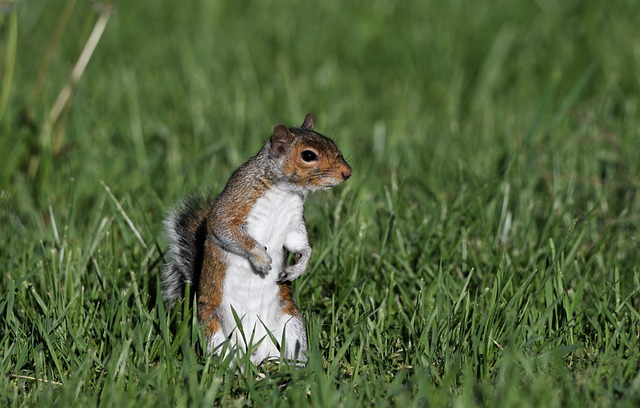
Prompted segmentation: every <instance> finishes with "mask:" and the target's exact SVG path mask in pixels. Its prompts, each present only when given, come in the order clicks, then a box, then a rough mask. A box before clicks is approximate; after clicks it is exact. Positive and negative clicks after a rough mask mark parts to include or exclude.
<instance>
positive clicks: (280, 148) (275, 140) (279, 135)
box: [271, 125, 293, 157]
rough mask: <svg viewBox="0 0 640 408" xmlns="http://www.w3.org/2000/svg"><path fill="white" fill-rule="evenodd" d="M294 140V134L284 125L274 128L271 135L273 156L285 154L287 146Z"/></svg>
mask: <svg viewBox="0 0 640 408" xmlns="http://www.w3.org/2000/svg"><path fill="white" fill-rule="evenodd" d="M292 141H293V135H292V134H291V132H289V129H287V128H286V127H285V126H283V125H278V126H276V127H275V128H273V135H271V155H272V156H273V157H280V156H283V155H284V154H285V153H286V152H287V148H288V147H289V145H290V144H291V142H292Z"/></svg>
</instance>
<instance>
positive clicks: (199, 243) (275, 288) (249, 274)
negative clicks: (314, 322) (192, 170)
mask: <svg viewBox="0 0 640 408" xmlns="http://www.w3.org/2000/svg"><path fill="white" fill-rule="evenodd" d="M313 125H314V123H313V116H312V115H311V114H310V113H309V114H307V115H306V117H305V119H304V122H303V123H302V125H301V126H300V127H299V128H295V127H294V128H287V127H285V126H283V125H278V126H276V127H275V128H274V129H273V133H272V135H271V137H270V138H269V140H268V141H267V142H266V143H265V145H264V146H263V147H262V149H261V150H260V151H259V152H258V154H256V155H255V156H254V157H252V158H251V159H249V160H248V161H247V162H246V163H244V164H243V165H241V166H240V167H239V168H238V169H237V170H236V171H235V172H234V173H233V174H232V176H231V178H230V179H229V181H228V182H227V185H226V187H225V188H224V190H223V191H222V193H220V195H218V196H217V197H216V198H215V199H213V200H212V199H211V198H210V197H204V196H202V195H192V196H191V197H189V198H187V199H186V200H184V201H181V202H179V203H178V205H177V206H176V208H175V209H174V210H173V211H171V212H170V213H169V214H168V215H167V217H166V218H165V220H164V227H165V232H166V236H167V238H168V241H169V246H168V249H167V252H166V254H165V257H166V258H165V259H166V264H165V266H164V268H163V270H162V285H163V297H164V299H165V301H167V303H169V304H170V305H171V304H173V303H174V302H175V300H176V299H178V298H179V297H181V296H182V294H183V292H184V286H185V284H186V283H187V282H190V283H191V284H192V285H194V286H195V288H196V299H197V306H198V320H199V322H200V323H201V324H202V325H204V331H205V335H206V336H207V339H208V349H209V351H210V352H214V353H221V350H222V349H223V345H224V344H225V342H226V341H227V340H228V339H229V340H230V343H229V347H226V348H225V349H226V350H227V353H229V352H230V351H232V350H233V351H237V352H239V353H240V354H243V353H246V351H247V350H248V347H249V346H252V348H251V356H250V359H251V361H252V362H253V363H254V364H256V365H257V364H260V363H261V362H262V361H263V360H264V359H265V358H277V357H280V356H281V355H282V357H284V358H285V359H289V360H297V361H299V362H304V361H305V360H306V358H307V357H306V356H307V335H306V330H305V327H304V321H303V318H302V316H301V314H300V310H299V309H298V307H297V306H296V304H295V302H294V300H293V296H292V292H291V284H290V282H291V281H292V280H294V279H296V278H297V277H299V276H300V275H302V273H304V271H305V269H306V268H307V265H308V263H309V259H310V257H311V247H310V246H309V240H308V237H307V230H306V226H305V223H304V219H303V212H304V203H305V200H306V198H307V195H308V193H309V192H311V191H316V190H327V189H330V188H332V187H334V186H337V185H338V184H340V183H342V182H344V181H345V180H347V179H348V178H349V177H350V176H351V167H350V166H349V164H347V162H346V161H345V159H344V158H343V156H342V153H341V152H340V150H339V149H338V147H337V146H336V144H335V143H334V142H333V141H332V140H331V139H329V138H327V137H325V136H323V135H321V134H320V133H318V132H316V131H314V130H313ZM288 253H292V254H295V263H294V264H293V265H287V255H288ZM232 310H233V311H235V313H236V316H237V317H238V318H239V319H240V321H241V329H242V332H243V333H240V328H238V327H237V324H236V319H235V318H234V315H233V311H232ZM283 335H284V337H283ZM272 339H275V340H276V341H277V342H276V343H279V342H281V340H282V339H285V343H286V344H276V343H274V341H273V340H272ZM281 353H282V354H281Z"/></svg>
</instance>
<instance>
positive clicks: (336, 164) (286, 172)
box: [269, 113, 351, 191]
mask: <svg viewBox="0 0 640 408" xmlns="http://www.w3.org/2000/svg"><path fill="white" fill-rule="evenodd" d="M269 143H270V149H269V151H270V153H269V154H270V155H271V157H272V158H274V159H275V160H276V161H277V162H278V163H280V169H281V170H282V175H283V176H284V177H285V178H286V179H288V181H289V182H290V183H291V184H293V185H295V186H296V187H300V188H302V189H306V190H311V191H313V190H327V189H329V188H331V187H334V186H337V185H338V184H340V183H342V182H343V181H345V180H346V179H348V178H349V177H350V176H351V166H349V164H347V162H346V161H345V160H344V157H342V153H341V152H340V150H339V149H338V147H337V146H336V144H335V143H334V142H333V140H331V139H329V138H328V137H326V136H323V135H321V134H320V133H318V132H316V131H314V130H313V116H312V115H311V114H310V113H307V116H305V118H304V122H303V123H302V126H300V127H299V128H287V127H286V126H283V125H278V126H276V127H275V128H274V129H273V134H272V135H271V139H270V141H269Z"/></svg>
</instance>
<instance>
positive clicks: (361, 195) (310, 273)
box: [0, 0, 640, 408]
mask: <svg viewBox="0 0 640 408" xmlns="http://www.w3.org/2000/svg"><path fill="white" fill-rule="evenodd" d="M1 3H2V4H1V5H0V6H2V7H0V31H1V36H2V37H1V38H2V40H1V41H2V42H1V44H0V46H1V49H0V58H1V60H0V78H1V81H2V83H1V87H0V152H2V159H0V228H1V229H0V231H1V233H0V293H1V295H0V373H1V375H0V406H5V405H6V406H62V407H69V406H74V407H75V406H92V405H101V406H136V407H138V408H140V407H147V406H152V407H160V406H162V407H163V406H205V405H209V406H211V405H220V406H265V407H266V406H292V407H298V406H306V405H309V406H317V407H337V406H344V407H350V406H370V405H375V406H381V407H384V406H398V407H410V406H420V407H422V406H432V407H440V406H451V407H565V406H572V407H586V406H594V407H604V406H623V407H635V406H638V405H639V404H640V345H639V343H640V341H639V337H640V313H639V312H638V309H640V249H639V247H640V244H639V242H638V240H639V232H640V198H639V197H638V191H639V189H640V24H639V23H638V21H639V20H638V19H639V17H638V16H640V3H638V2H637V1H636V0H620V1H615V2H602V1H596V0H586V1H579V0H567V1H562V2H554V1H547V0H540V1H537V2H516V1H508V0H495V1H482V0H481V1H474V2H472V1H458V0H454V1H449V2H445V1H441V2H438V1H393V0H389V1H371V2H346V1H337V0H327V1H322V2H313V3H311V2H302V1H294V0H285V1H278V2H276V1H262V2H242V1H195V0H192V1H185V2H172V1H142V0H139V1H120V2H117V3H116V4H115V8H114V9H113V10H112V13H111V14H108V12H107V8H105V4H104V3H90V2H87V1H80V0H78V1H76V0H57V1H15V2H12V1H3V2H1ZM105 23H106V24H105ZM101 25H102V26H103V27H104V32H102V33H100V32H99V29H100V26H101ZM95 27H98V28H97V30H98V31H94V30H96V28H95ZM92 32H94V33H95V35H94V37H93V39H95V40H96V41H94V42H93V43H92V40H90V38H91V34H92ZM100 34H101V35H100ZM92 44H93V45H95V50H94V51H93V52H92V53H91V60H90V61H89V63H88V64H87V65H86V69H79V68H82V67H81V66H79V68H78V69H76V71H75V77H74V78H75V79H73V80H71V82H72V83H74V84H75V86H74V87H73V89H72V92H71V94H70V97H69V99H68V101H67V102H66V103H65V102H64V100H62V103H56V101H57V100H58V97H59V95H60V93H61V92H62V90H63V88H64V87H65V84H67V83H68V81H69V80H70V78H72V72H74V66H75V65H76V61H77V60H78V58H79V57H80V55H81V54H82V52H83V50H85V52H87V53H88V52H89V51H91V45H92ZM76 79H77V81H76ZM74 81H75V82H74ZM309 111H311V112H313V113H314V114H315V115H316V128H317V129H318V130H319V131H321V132H322V133H324V134H326V135H327V136H330V137H333V138H334V139H335V140H336V141H337V143H338V145H339V146H340V147H341V149H342V150H343V152H344V153H345V156H346V157H347V160H348V161H349V162H350V164H351V165H352V167H353V169H354V173H353V176H352V178H351V179H349V181H348V182H346V183H345V184H344V185H343V186H341V187H339V188H336V189H335V190H332V191H329V192H320V193H316V194H313V195H312V196H311V197H310V199H309V201H308V204H307V209H306V221H307V227H308V230H309V235H310V238H311V242H312V247H313V249H314V255H313V258H312V261H311V263H310V267H309V269H308V270H307V272H306V274H305V275H303V276H302V277H301V278H299V279H298V280H297V281H295V282H294V290H295V296H296V298H297V300H298V303H299V305H300V306H301V308H302V310H303V313H304V316H305V318H306V321H307V328H308V331H309V343H310V344H309V346H310V350H311V353H310V360H309V363H308V365H307V367H305V368H301V369H295V368H292V367H289V366H287V365H279V364H275V363H268V364H265V365H262V366H259V367H249V368H248V370H247V371H246V372H245V374H244V375H238V376H233V375H232V374H229V373H227V372H225V370H224V367H223V366H221V365H220V364H219V361H218V359H217V358H216V357H210V356H207V355H206V354H205V352H204V347H205V344H206V343H205V341H204V339H203V335H202V333H201V331H200V329H199V327H198V325H197V322H196V321H195V320H194V318H193V310H192V304H191V303H190V302H183V303H180V304H179V305H178V306H177V307H176V308H174V309H172V310H170V311H168V310H167V309H166V306H165V305H164V304H163V302H162V300H161V298H160V297H159V267H160V265H161V263H162V251H163V250H164V247H165V245H166V241H165V240H164V238H163V236H162V231H161V220H162V217H163V215H164V213H165V212H166V211H167V209H168V208H170V207H171V206H172V205H173V203H174V202H175V200H176V199H178V198H179V197H181V196H183V195H185V194H187V193H188V192H190V191H192V190H193V189H195V188H197V187H199V186H206V187H209V188H211V189H212V190H213V191H216V192H217V191H219V190H220V189H221V188H222V186H223V185H224V183H225V182H226V180H227V179H228V177H229V175H230V174H231V172H232V171H233V170H234V169H235V168H236V167H237V166H238V165H239V164H241V163H242V162H243V161H244V160H246V159H247V158H248V157H250V156H251V155H253V154H254V153H255V152H257V150H258V149H259V147H260V146H261V145H262V143H263V141H264V140H265V139H266V138H267V137H268V136H269V134H270V132H271V129H273V127H274V126H275V125H277V124H279V123H285V124H288V125H299V124H300V123H302V119H303V118H304V114H305V113H306V112H309Z"/></svg>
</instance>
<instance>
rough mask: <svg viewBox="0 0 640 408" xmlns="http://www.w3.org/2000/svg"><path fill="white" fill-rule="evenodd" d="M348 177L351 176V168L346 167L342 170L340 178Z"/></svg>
mask: <svg viewBox="0 0 640 408" xmlns="http://www.w3.org/2000/svg"><path fill="white" fill-rule="evenodd" d="M349 177H351V169H350V168H346V169H344V170H342V179H343V180H346V179H348V178H349Z"/></svg>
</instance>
